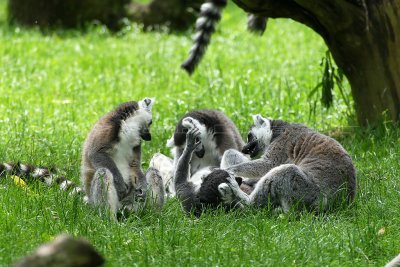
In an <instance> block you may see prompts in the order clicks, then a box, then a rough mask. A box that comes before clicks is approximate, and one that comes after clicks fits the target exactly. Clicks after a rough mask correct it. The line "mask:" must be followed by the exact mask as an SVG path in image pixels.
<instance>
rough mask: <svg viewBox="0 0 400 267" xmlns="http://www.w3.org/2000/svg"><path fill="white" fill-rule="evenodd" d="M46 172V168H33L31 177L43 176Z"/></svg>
mask: <svg viewBox="0 0 400 267" xmlns="http://www.w3.org/2000/svg"><path fill="white" fill-rule="evenodd" d="M46 172H47V169H43V168H35V170H34V171H33V173H32V176H33V177H40V176H43V175H44V174H45V173H46Z"/></svg>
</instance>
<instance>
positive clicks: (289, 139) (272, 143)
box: [219, 115, 356, 212]
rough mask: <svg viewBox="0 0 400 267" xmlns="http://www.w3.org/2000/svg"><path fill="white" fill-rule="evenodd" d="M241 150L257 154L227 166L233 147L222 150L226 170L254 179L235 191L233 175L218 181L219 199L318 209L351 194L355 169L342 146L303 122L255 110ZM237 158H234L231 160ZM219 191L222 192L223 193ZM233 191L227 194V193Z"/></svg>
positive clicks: (344, 198) (238, 155)
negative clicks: (248, 191)
mask: <svg viewBox="0 0 400 267" xmlns="http://www.w3.org/2000/svg"><path fill="white" fill-rule="evenodd" d="M253 118H254V125H253V126H252V127H251V129H250V132H249V135H248V143H247V144H246V146H245V147H244V148H243V152H244V153H247V154H250V155H251V156H252V157H257V156H258V155H260V154H261V155H262V156H261V158H259V159H256V160H252V161H248V160H246V159H245V158H242V159H243V161H242V163H239V164H236V165H233V166H230V165H231V164H230V161H231V159H237V158H239V157H240V153H239V152H238V151H234V150H229V151H227V152H226V154H225V155H224V159H223V160H224V161H225V163H224V164H225V165H226V166H227V169H226V170H227V171H228V172H230V173H232V174H234V175H236V176H241V177H248V178H253V179H256V180H259V181H258V182H257V183H256V184H255V187H254V190H253V191H252V192H251V194H246V193H244V192H243V191H242V190H239V186H238V184H237V183H236V181H235V180H234V179H231V178H229V177H228V180H229V182H228V183H225V184H221V185H220V186H219V190H220V193H221V194H222V195H224V201H225V202H226V203H230V202H232V201H233V202H238V201H239V202H241V203H244V204H247V205H256V206H266V205H268V203H269V201H270V203H271V204H272V206H275V207H280V208H282V209H283V211H285V212H287V211H288V210H289V209H290V207H291V206H293V205H296V207H298V208H306V209H308V210H316V211H321V210H325V209H327V208H329V207H334V206H335V205H337V204H338V203H343V200H347V202H348V203H349V202H351V201H352V200H354V197H355V194H356V171H355V168H354V165H353V162H352V160H351V158H350V156H349V155H348V153H347V152H346V150H345V149H344V148H343V147H342V146H341V145H340V144H339V143H338V142H337V141H335V140H334V139H332V138H330V137H328V136H325V135H323V134H320V133H317V132H315V131H313V130H311V129H309V128H307V127H306V126H304V125H300V124H290V123H287V122H284V121H280V120H269V119H266V118H263V117H261V116H260V115H256V116H254V117H253ZM236 163H237V162H236ZM225 194H227V195H226V196H225ZM232 196H233V198H232Z"/></svg>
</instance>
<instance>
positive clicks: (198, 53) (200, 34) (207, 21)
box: [181, 0, 267, 74]
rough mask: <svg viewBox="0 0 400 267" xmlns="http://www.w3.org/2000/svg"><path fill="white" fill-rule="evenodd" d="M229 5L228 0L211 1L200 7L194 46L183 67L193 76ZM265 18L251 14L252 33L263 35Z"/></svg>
mask: <svg viewBox="0 0 400 267" xmlns="http://www.w3.org/2000/svg"><path fill="white" fill-rule="evenodd" d="M226 5H227V0H209V1H207V2H206V3H204V4H202V5H201V7H200V16H199V18H198V19H197V21H196V35H195V37H194V38H193V43H194V44H193V46H192V48H191V50H190V52H189V57H188V59H187V60H186V61H185V62H184V63H182V65H181V67H182V68H183V69H185V70H186V71H187V72H188V73H189V74H192V73H193V71H194V70H195V68H196V66H197V65H198V64H199V62H200V61H201V59H202V58H203V56H204V53H205V51H206V49H207V46H208V45H209V43H210V39H211V35H212V34H213V33H214V31H215V26H216V24H217V23H218V22H219V21H220V19H221V13H222V10H223V9H224V8H225V6H226ZM266 23H267V19H266V18H265V17H262V16H259V15H254V14H249V16H248V23H247V27H248V29H249V30H250V31H253V32H258V33H260V34H262V33H263V32H264V31H265V28H266Z"/></svg>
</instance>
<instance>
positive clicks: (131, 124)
mask: <svg viewBox="0 0 400 267" xmlns="http://www.w3.org/2000/svg"><path fill="white" fill-rule="evenodd" d="M153 103H154V100H152V99H149V98H145V99H143V100H142V101H139V102H134V101H131V102H127V103H124V104H122V105H120V106H119V107H118V108H117V109H116V110H114V111H112V112H110V113H107V114H106V115H105V116H103V117H102V118H101V119H100V120H99V121H98V122H97V123H96V124H95V125H94V126H93V128H92V130H91V131H90V133H89V135H88V137H87V138H86V140H85V143H84V146H83V153H82V165H81V166H82V168H81V181H82V184H83V186H84V190H85V193H86V195H87V197H88V200H89V203H90V204H93V205H96V206H97V205H104V204H107V205H108V206H109V208H110V211H111V213H112V214H116V212H117V211H118V210H120V209H121V208H124V209H128V210H132V209H136V208H137V205H138V200H144V199H145V198H146V194H147V191H148V183H149V184H150V189H151V191H152V194H153V195H152V198H153V200H154V201H155V202H156V205H157V206H162V205H163V202H164V187H163V183H162V178H161V176H160V175H159V173H158V172H157V170H155V169H153V168H150V169H149V170H148V171H147V174H146V176H145V175H144V174H143V171H142V168H141V139H143V140H146V141H150V140H151V134H150V131H149V128H150V125H151V124H152V114H151V109H152V106H153Z"/></svg>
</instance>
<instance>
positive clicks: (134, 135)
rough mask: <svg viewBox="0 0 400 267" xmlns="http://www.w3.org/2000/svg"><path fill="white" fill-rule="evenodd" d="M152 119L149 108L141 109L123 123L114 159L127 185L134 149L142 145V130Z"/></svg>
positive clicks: (113, 153) (115, 147)
mask: <svg viewBox="0 0 400 267" xmlns="http://www.w3.org/2000/svg"><path fill="white" fill-rule="evenodd" d="M142 104H144V102H143V103H142ZM150 108H151V106H150ZM151 118H152V116H151V112H149V110H148V109H147V108H143V109H142V108H140V109H139V110H138V111H136V112H135V114H134V115H133V116H131V117H129V118H128V119H127V120H125V121H122V122H121V129H120V132H119V135H118V136H119V142H118V143H117V144H115V146H114V148H113V152H112V159H113V160H114V162H115V164H116V165H117V168H118V170H119V171H120V173H121V175H122V177H123V178H124V181H125V183H129V181H130V179H131V177H130V170H131V167H130V165H129V164H130V163H131V162H132V160H133V151H132V149H133V147H136V146H138V145H140V143H141V138H140V128H141V127H142V125H148V124H149V122H150V121H151ZM132 182H134V181H132Z"/></svg>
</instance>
